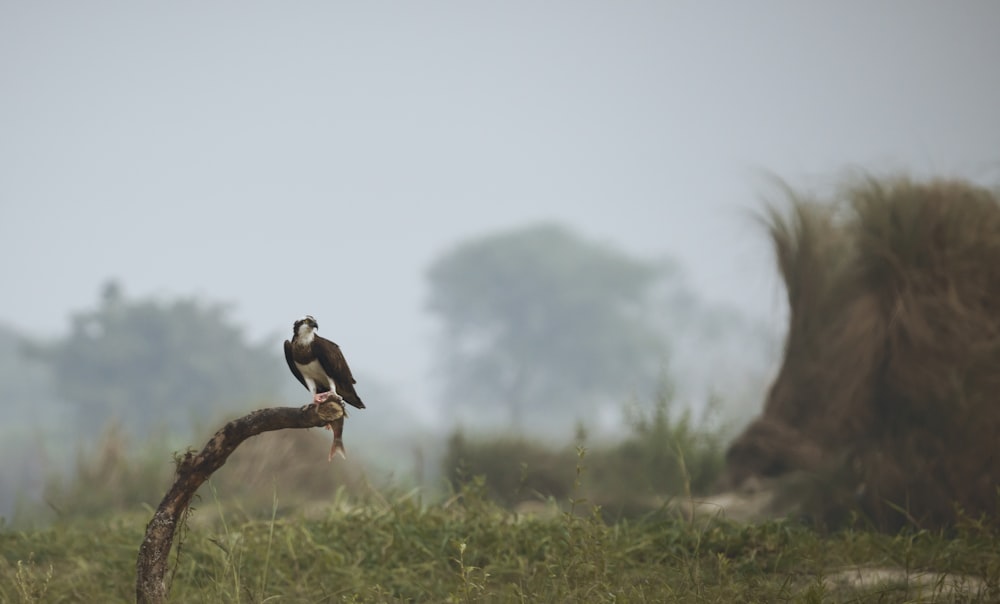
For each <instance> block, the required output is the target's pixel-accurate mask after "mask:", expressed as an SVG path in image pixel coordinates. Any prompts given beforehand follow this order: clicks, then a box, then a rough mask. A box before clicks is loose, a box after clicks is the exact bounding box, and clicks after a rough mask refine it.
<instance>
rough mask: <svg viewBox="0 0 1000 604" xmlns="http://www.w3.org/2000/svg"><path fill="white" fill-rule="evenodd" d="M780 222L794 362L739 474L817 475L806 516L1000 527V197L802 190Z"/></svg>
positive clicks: (742, 453) (872, 182)
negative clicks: (823, 197)
mask: <svg viewBox="0 0 1000 604" xmlns="http://www.w3.org/2000/svg"><path fill="white" fill-rule="evenodd" d="M789 197H790V202H791V203H790V204H789V205H790V211H787V212H782V211H779V210H776V209H773V208H772V209H771V210H770V211H769V213H768V216H767V223H768V226H769V229H770V234H771V238H772V240H773V243H774V249H775V252H776V259H777V264H778V268H779V271H780V273H781V275H782V277H783V279H784V282H785V285H786V288H787V293H788V304H789V327H788V332H787V337H786V342H785V351H784V363H783V365H782V367H781V369H780V371H779V373H778V375H777V377H776V379H775V381H774V383H773V384H772V387H771V389H770V392H769V395H768V399H767V401H766V403H765V406H764V411H763V413H762V415H761V416H760V417H759V418H758V419H757V420H756V421H755V422H753V423H752V424H751V425H750V426H748V428H747V429H746V431H745V432H744V433H743V434H742V435H741V436H740V437H738V438H737V439H736V440H735V441H734V442H733V443H732V445H731V447H730V448H729V450H728V453H727V461H728V471H729V477H730V479H731V480H732V482H733V483H735V484H740V483H742V482H743V481H744V480H746V479H747V478H748V477H750V476H768V475H771V476H773V475H780V474H783V473H787V472H790V471H795V470H805V471H806V472H807V473H809V474H811V475H812V476H813V477H814V478H816V480H815V481H814V484H813V488H812V489H811V494H812V497H811V498H810V500H809V501H806V510H807V511H808V512H810V513H812V514H814V515H815V516H816V518H817V519H820V520H823V521H826V522H832V523H839V522H841V521H843V520H845V519H846V518H847V517H848V515H849V514H850V513H851V512H852V511H859V512H862V514H863V517H864V518H866V519H868V520H870V521H871V522H873V523H874V524H875V525H876V526H878V527H880V528H883V529H886V530H894V529H897V528H899V527H901V526H903V525H907V524H912V525H917V526H921V527H944V526H949V525H953V524H954V523H955V522H956V520H957V519H958V518H960V517H968V516H971V517H975V518H981V517H985V518H989V519H991V520H992V519H995V518H996V512H997V511H998V505H997V504H998V485H1000V198H998V195H997V193H996V192H993V191H990V190H987V189H984V188H980V187H977V186H974V185H972V184H969V183H966V182H961V181H954V180H933V181H929V182H915V181H913V180H911V179H908V178H894V179H885V180H876V179H872V178H867V179H863V180H861V181H854V182H851V183H849V184H848V186H845V187H844V188H843V189H842V190H841V191H840V192H839V194H838V196H837V197H836V199H835V200H833V201H829V202H821V201H817V200H813V199H806V198H803V197H801V196H798V195H795V194H794V193H791V192H789Z"/></svg>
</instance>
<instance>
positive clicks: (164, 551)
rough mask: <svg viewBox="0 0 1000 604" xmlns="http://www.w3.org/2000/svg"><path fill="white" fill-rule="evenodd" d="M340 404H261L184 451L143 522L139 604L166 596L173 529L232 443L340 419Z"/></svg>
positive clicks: (138, 569) (138, 563)
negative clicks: (195, 448) (195, 450)
mask: <svg viewBox="0 0 1000 604" xmlns="http://www.w3.org/2000/svg"><path fill="white" fill-rule="evenodd" d="M344 417H345V414H344V408H343V406H342V405H340V404H339V403H336V402H333V401H328V402H325V403H323V404H321V405H312V404H310V405H308V406H306V407H304V408H300V407H272V408H269V409H260V410H258V411H254V412H253V413H250V414H249V415H245V416H243V417H241V418H239V419H235V420H233V421H231V422H229V423H228V424H226V425H225V426H223V427H222V428H221V429H220V430H219V431H218V432H216V433H215V435H214V436H213V437H212V438H211V439H210V440H209V441H208V443H206V444H205V447H204V448H203V449H202V450H201V452H200V453H198V454H197V455H195V454H194V453H192V452H188V453H186V454H185V455H184V457H183V458H182V459H181V460H180V462H179V463H178V466H177V473H176V478H175V479H174V484H173V486H171V487H170V490H169V491H167V494H166V495H165V496H164V497H163V500H162V501H161V502H160V507H158V508H157V510H156V513H155V514H153V518H152V519H151V520H150V521H149V524H147V525H146V536H145V538H144V539H143V541H142V545H141V546H140V547H139V557H138V559H137V560H136V565H135V566H136V580H135V596H136V602H137V603H138V604H162V603H163V602H166V600H167V589H168V588H167V585H166V582H165V577H166V573H167V561H168V559H169V556H170V548H171V547H172V546H173V542H174V531H175V530H176V529H177V524H178V522H179V521H180V518H181V515H182V514H183V513H184V511H185V510H187V507H188V505H189V504H190V503H191V498H192V497H194V494H195V492H196V491H197V490H198V488H199V487H200V486H201V485H202V483H204V482H205V481H206V480H208V478H209V477H210V476H211V475H212V473H213V472H215V471H216V470H218V469H219V468H221V467H222V465H223V464H225V463H226V459H228V458H229V455H230V454H231V453H232V452H233V451H235V450H236V447H238V446H240V444H241V443H242V442H243V441H245V440H246V439H248V438H250V437H251V436H256V435H258V434H260V433H262V432H270V431H272V430H284V429H286V428H318V427H321V426H325V425H327V424H329V423H335V422H338V421H340V422H342V421H343V418H344Z"/></svg>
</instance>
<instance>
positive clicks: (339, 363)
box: [313, 336, 365, 409]
mask: <svg viewBox="0 0 1000 604" xmlns="http://www.w3.org/2000/svg"><path fill="white" fill-rule="evenodd" d="M313 346H314V347H315V348H318V350H316V356H317V357H318V358H319V364H320V365H322V366H323V370H324V371H326V373H327V375H329V376H330V377H331V378H333V381H335V382H336V383H337V393H338V394H339V395H340V396H342V397H344V400H345V401H347V402H348V403H350V404H352V405H354V406H355V407H357V408H358V409H364V408H365V404H364V403H362V402H361V397H359V396H358V393H357V392H355V390H354V384H357V381H355V379H354V375H352V374H351V368H350V367H348V365H347V360H346V359H345V358H344V354H343V353H342V352H340V346H337V344H335V343H334V342H331V341H330V340H327V339H326V338H321V337H319V336H316V339H315V340H314V344H313Z"/></svg>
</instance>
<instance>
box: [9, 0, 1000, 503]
mask: <svg viewBox="0 0 1000 604" xmlns="http://www.w3.org/2000/svg"><path fill="white" fill-rule="evenodd" d="M998 28H1000V7H998V5H997V4H995V3H993V2H965V3H959V4H944V3H936V2H929V1H927V2H908V1H894V2H880V3H878V4H875V5H872V4H864V5H862V4H861V3H841V4H836V5H834V4H825V5H820V4H810V5H804V4H802V3H796V2H758V3H753V4H752V5H751V4H749V3H737V2H731V3H725V4H721V5H720V4H714V5H707V4H704V3H629V4H622V3H598V2H573V3H560V2H549V3H527V2H523V3H522V2H507V3H502V4H495V5H486V4H469V3H460V2H427V3H420V4H419V5H418V4H407V3H388V2H366V3H318V2H317V3H307V2H300V3H284V4H280V5H279V4H269V3H239V4H230V3H217V4H204V3H202V4H170V5H166V4H161V5H137V4H128V3H112V2H90V3H85V4H84V3H71V2H54V3H45V4H41V3H25V2H20V3H19V2H10V1H3V2H0V277H2V283H3V285H4V287H3V297H2V303H0V328H2V335H4V337H3V338H0V393H3V399H2V400H0V409H2V411H3V428H2V429H0V438H2V439H3V442H4V447H3V448H4V454H5V456H6V457H7V459H8V460H16V463H9V464H8V468H7V470H6V473H5V474H4V477H3V480H2V481H0V514H2V513H4V512H5V511H8V510H9V507H10V506H11V505H12V502H13V500H14V497H15V491H17V492H28V493H30V492H33V491H37V489H38V488H39V485H40V484H41V480H42V478H43V477H44V474H45V472H47V471H49V470H50V469H51V465H52V464H58V463H60V462H61V461H60V460H62V461H65V460H66V459H70V458H71V457H72V455H73V452H74V450H75V449H74V447H76V446H78V443H79V442H81V441H86V439H87V438H92V437H94V436H95V433H94V430H89V429H88V430H84V429H83V428H82V427H81V426H80V425H77V421H78V418H77V417H76V416H74V415H72V413H74V412H76V411H79V410H78V409H76V410H74V406H73V403H72V401H73V400H74V399H73V394H74V393H71V392H61V391H60V387H59V385H58V384H59V383H60V382H59V381H58V378H59V376H57V375H53V365H52V364H51V363H49V364H48V365H46V364H44V363H40V362H39V361H37V360H35V361H32V360H30V359H27V360H26V359H25V357H24V355H23V354H22V348H23V346H21V345H20V344H19V343H23V342H25V341H26V342H31V343H37V344H38V345H40V346H41V345H43V344H46V343H48V344H50V345H51V344H52V343H53V342H59V341H63V340H62V339H64V338H67V337H68V336H69V334H71V332H72V329H73V325H74V323H73V318H72V317H73V315H74V314H78V313H88V312H91V311H94V309H96V308H100V305H101V304H102V300H105V301H106V300H107V298H106V297H103V298H102V296H105V295H106V294H107V293H108V289H107V288H108V286H109V284H117V287H120V295H121V296H123V297H124V300H126V301H131V302H132V303H136V304H138V303H140V302H141V301H152V302H150V303H153V302H156V301H159V302H162V303H163V304H170V303H172V301H174V300H178V299H195V300H199V301H202V302H204V303H205V304H208V305H211V304H217V303H218V304H223V305H227V306H226V309H227V310H225V312H222V313H220V314H219V315H218V319H219V321H220V323H221V322H227V324H232V325H234V326H235V327H236V328H238V329H239V330H242V334H243V337H244V338H245V342H246V344H247V345H248V346H251V347H254V348H255V350H256V349H257V348H259V350H260V351H263V352H261V354H265V355H266V351H267V350H271V351H273V354H274V364H275V368H276V371H277V372H278V373H277V374H276V376H277V377H276V379H277V380H279V382H278V383H280V388H281V391H280V392H274V393H269V394H267V393H263V392H262V394H261V398H262V400H253V399H246V400H245V401H244V402H243V403H239V402H238V401H233V402H232V403H231V404H228V405H222V404H217V403H221V401H210V400H206V401H205V404H206V407H210V408H211V409H210V410H211V411H213V412H215V413H217V414H221V415H212V414H211V413H209V414H208V415H207V417H209V418H213V420H214V421H218V419H219V418H220V417H223V416H224V417H231V416H232V415H233V414H234V413H242V412H247V411H250V410H252V409H254V408H257V407H259V406H263V405H265V404H304V403H306V402H308V400H309V396H308V393H307V392H306V391H305V390H304V389H302V388H301V386H300V385H299V384H298V383H297V382H296V381H295V380H294V378H292V376H291V375H290V374H289V373H288V372H287V369H286V368H285V366H284V360H283V359H281V357H280V355H281V341H282V340H283V339H285V338H287V337H290V335H291V325H292V322H293V321H294V320H295V319H297V318H299V317H301V316H302V315H304V314H307V313H308V314H312V315H314V316H316V318H317V319H318V321H319V324H320V331H319V333H320V335H323V336H325V337H328V338H331V339H333V340H334V341H336V342H338V343H339V344H340V345H341V347H342V349H343V350H344V352H345V355H346V356H347V359H348V361H349V362H350V364H351V366H352V369H353V370H354V373H355V375H356V377H357V378H358V391H359V393H360V394H361V396H362V398H363V399H364V400H365V402H366V404H367V405H368V409H365V410H363V411H355V412H352V413H351V417H350V419H349V420H348V422H347V426H346V428H345V440H346V444H347V447H348V450H349V451H350V452H352V453H355V452H356V456H357V458H358V459H366V458H367V459H378V460H379V462H380V463H381V464H382V467H385V468H387V469H390V470H398V471H407V470H409V469H411V468H412V467H413V465H414V453H413V451H414V447H415V446H418V445H419V446H423V447H426V448H427V450H428V451H431V452H433V451H434V450H436V448H437V444H438V443H439V441H440V439H441V438H442V435H443V434H446V433H447V431H448V430H450V429H451V428H452V427H453V426H454V425H455V424H456V423H463V424H466V425H470V424H472V425H474V424H475V423H476V421H477V419H479V420H480V421H481V422H482V423H484V424H486V425H484V426H482V427H483V428H496V427H498V426H500V427H502V424H497V423H496V419H495V418H494V417H492V416H489V415H488V414H483V413H481V410H480V409H477V408H475V407H471V408H470V407H469V406H468V405H465V404H463V401H462V400H454V398H449V397H446V396H445V394H444V393H445V392H447V388H446V386H447V383H446V382H447V380H448V375H447V372H442V371H441V369H440V366H439V365H440V363H439V361H440V360H441V358H442V353H441V340H442V338H445V337H446V333H445V331H444V330H442V326H441V318H440V317H439V316H435V315H434V314H433V313H432V312H431V311H430V309H429V307H428V306H429V300H430V299H431V298H432V297H433V294H434V291H433V289H432V287H431V282H430V280H429V270H430V268H431V267H432V266H433V265H434V264H435V263H436V262H437V261H439V260H440V259H441V258H443V257H447V256H448V255H449V254H451V253H453V252H454V251H455V250H456V249H460V247H461V246H462V245H463V244H465V243H466V242H470V241H477V240H482V239H483V238H488V237H490V236H493V235H494V234H497V233H510V232H518V229H527V228H532V227H533V225H538V224H558V225H562V226H564V227H565V228H567V229H570V230H571V232H573V233H575V234H577V235H578V236H579V237H581V238H582V239H583V240H585V241H587V242H591V243H592V244H593V245H607V246H610V247H612V248H613V249H615V250H617V251H620V252H621V254H623V255H626V256H628V257H630V258H633V259H636V261H638V262H646V261H649V262H657V263H661V264H663V265H667V266H670V267H673V268H672V270H671V272H670V273H669V276H668V278H667V280H666V283H667V284H668V289H669V290H670V292H672V294H671V295H670V296H668V298H669V300H671V301H672V302H671V304H665V305H663V306H662V307H660V312H661V316H660V319H662V320H663V322H664V325H665V326H667V327H669V329H666V330H665V333H664V338H665V340H666V342H665V344H666V345H667V347H668V348H669V353H668V354H667V356H666V359H667V372H668V374H669V378H670V380H672V381H673V382H674V383H675V384H676V386H677V388H678V390H679V391H680V392H681V399H682V401H683V403H684V404H685V405H689V406H692V407H699V406H702V405H704V403H705V400H706V398H707V396H708V395H709V393H711V392H718V393H720V396H721V397H722V399H723V401H724V403H725V406H726V409H727V410H728V413H729V414H730V416H733V417H738V418H739V417H743V418H745V417H749V416H751V415H753V414H754V413H756V412H757V410H759V407H760V404H761V402H762V396H763V392H764V391H765V389H766V387H767V383H768V381H769V380H770V379H771V377H772V376H771V374H770V372H771V371H773V369H774V368H775V367H776V365H777V363H778V361H779V354H780V341H781V336H782V334H783V331H784V324H783V323H784V320H785V308H784V300H783V292H782V288H781V285H780V281H779V279H778V277H777V273H776V271H775V270H774V268H773V264H772V260H771V256H770V250H769V248H768V241H767V239H766V237H765V235H764V231H763V229H762V228H760V226H759V225H758V224H756V223H755V222H754V221H753V219H752V217H751V215H750V214H749V213H748V212H750V211H753V210H758V209H760V208H761V203H762V201H763V200H765V199H775V198H776V196H775V193H776V190H775V188H774V187H773V184H772V183H771V182H770V181H769V180H768V175H770V174H774V175H777V176H778V177H780V178H782V179H785V180H786V181H788V182H789V183H791V184H792V185H793V186H802V187H806V188H815V189H818V190H823V188H824V187H825V186H828V185H829V184H831V183H833V182H834V180H835V178H836V177H838V176H840V175H841V174H842V172H843V170H845V169H852V168H863V169H867V170H872V171H875V172H886V171H894V170H905V171H907V172H910V173H912V174H914V175H916V176H922V175H944V176H949V175H954V176H962V177H965V178H969V179H971V180H973V181H975V182H981V183H995V182H996V181H997V177H998V176H1000V163H998V157H997V150H998V149H1000V128H998V124H997V110H996V108H997V107H1000V70H998V69H997V68H996V61H997V58H998V57H1000V38H998V37H997V35H996V32H997V31H998ZM530 296H531V294H530V293H525V294H524V296H523V297H530ZM209 330H210V328H209V327H205V331H206V332H207V331H209ZM234 337H235V336H234ZM206 346H207V345H206ZM71 366H72V365H71ZM262 366H266V360H265V361H263V362H262ZM258 373H259V372H258ZM117 379H121V376H110V377H108V378H107V380H108V381H109V382H113V381H114V380H117ZM609 379H610V378H609ZM234 381H235V382H240V381H242V380H241V379H240V378H239V377H235V378H234ZM246 385H247V384H245V383H243V384H240V383H234V384H232V389H233V392H241V390H240V389H241V388H243V387H245V386H246ZM632 394H633V393H632V392H631V391H630V390H629V388H628V387H627V386H626V385H624V383H623V384H622V386H621V400H622V401H623V402H624V401H625V400H626V399H628V398H629V397H630V396H632ZM263 399H266V400H263ZM123 404H127V403H123ZM137 404H141V403H137ZM213 405H214V406H213ZM241 405H242V407H241ZM609 408H610V411H609V412H608V413H605V414H604V415H601V416H600V422H601V424H600V426H601V428H602V430H604V431H607V432H610V433H612V434H613V433H614V430H615V429H616V426H617V424H616V423H615V421H616V420H615V418H616V410H615V408H614V406H613V405H611V406H609ZM225 414H228V415H225ZM575 415H576V414H575V413H574V409H573V408H572V406H571V404H570V405H569V408H567V409H566V411H565V415H564V416H563V419H562V421H560V420H559V419H558V418H553V419H549V420H546V423H545V424H544V425H540V426H536V428H538V429H539V430H541V431H542V432H543V433H548V432H550V431H552V430H554V428H553V424H552V422H556V424H557V425H556V426H555V428H558V433H560V434H562V433H565V434H570V433H571V432H572V420H573V418H574V417H575ZM100 419H104V418H103V416H101V415H100V414H98V415H97V420H100ZM97 423H98V424H99V423H101V422H99V421H98V422H97ZM192 434H194V432H193V427H192V431H190V432H186V433H185V432H184V430H183V429H181V430H180V431H179V434H178V436H177V438H178V441H179V442H182V443H186V444H190V445H193V446H199V447H200V446H201V444H202V442H200V441H199V440H197V439H196V437H194V436H192ZM197 438H198V439H200V436H199V437H197ZM182 446H184V445H182ZM11 449H14V450H15V451H16V453H12V452H11ZM41 452H44V454H43V453H41ZM324 456H325V451H322V450H317V461H318V462H320V461H322V462H323V463H325V460H324V459H323V457H324ZM426 463H428V464H431V462H430V461H427V462H426Z"/></svg>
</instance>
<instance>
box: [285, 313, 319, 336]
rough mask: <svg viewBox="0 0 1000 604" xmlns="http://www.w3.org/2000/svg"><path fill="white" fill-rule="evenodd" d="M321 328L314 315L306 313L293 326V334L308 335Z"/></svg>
mask: <svg viewBox="0 0 1000 604" xmlns="http://www.w3.org/2000/svg"><path fill="white" fill-rule="evenodd" d="M317 329H319V323H317V322H316V319H314V318H313V316H312V315H306V316H304V317H302V318H301V319H299V320H298V321H296V322H295V324H294V325H293V326H292V335H296V336H306V335H309V334H311V333H312V332H314V331H316V330H317Z"/></svg>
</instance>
